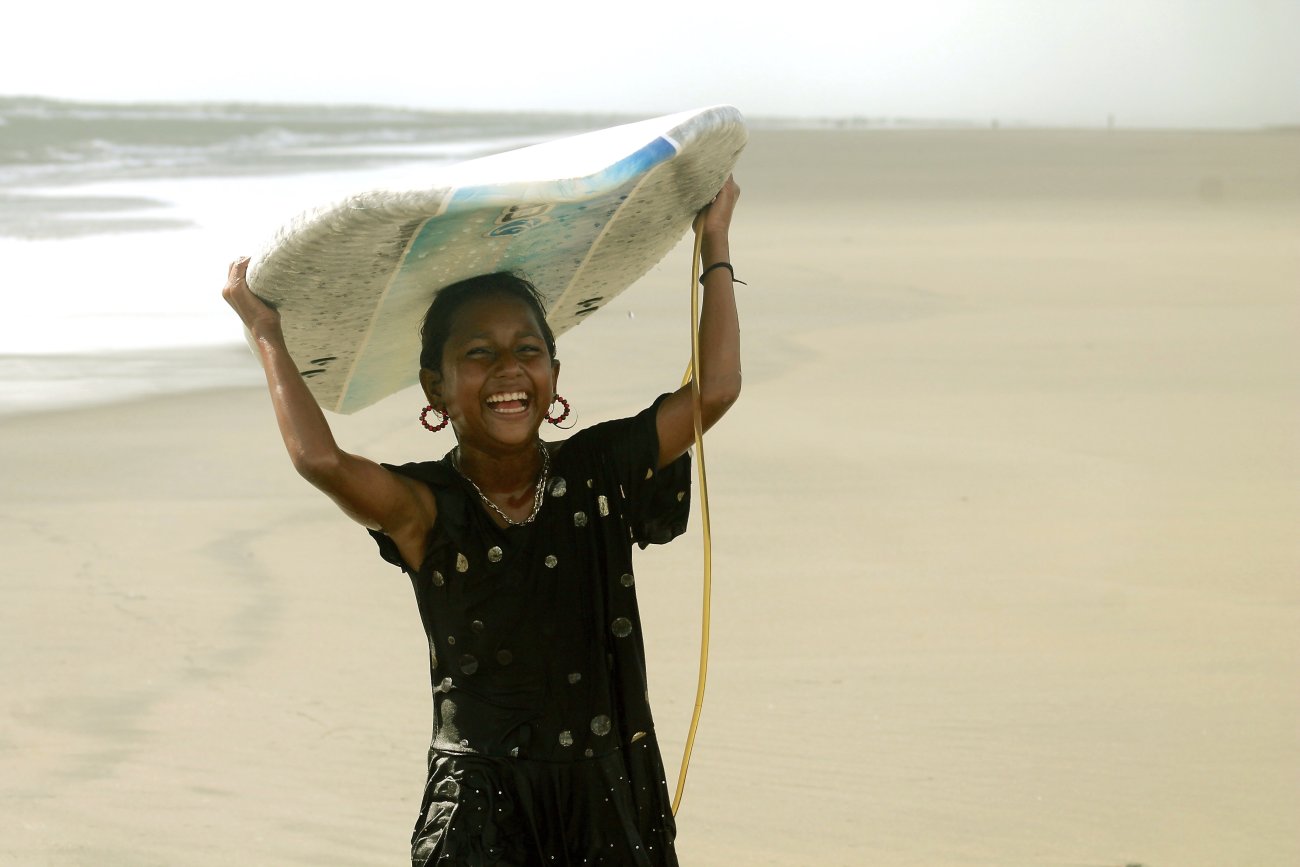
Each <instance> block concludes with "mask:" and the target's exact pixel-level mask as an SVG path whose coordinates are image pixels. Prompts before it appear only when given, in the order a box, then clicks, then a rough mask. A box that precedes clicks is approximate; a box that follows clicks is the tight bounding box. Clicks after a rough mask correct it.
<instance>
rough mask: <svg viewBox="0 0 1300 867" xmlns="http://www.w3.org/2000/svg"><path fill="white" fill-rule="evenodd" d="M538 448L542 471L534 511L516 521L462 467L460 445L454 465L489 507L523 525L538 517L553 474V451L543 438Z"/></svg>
mask: <svg viewBox="0 0 1300 867" xmlns="http://www.w3.org/2000/svg"><path fill="white" fill-rule="evenodd" d="M537 450H538V451H539V452H541V453H542V472H541V475H539V476H538V477H537V490H536V491H534V493H533V511H532V512H530V513H529V515H528V517H527V518H524V519H523V520H522V521H516V520H515V519H514V518H512V517H510V516H509V515H507V514H506V513H505V512H503V511H501V507H500V506H498V505H497V504H496V503H494V502H492V501H491V500H490V499H488V495H487V494H485V493H483V489H482V488H480V487H479V486H478V483H477V482H475V481H474V480H473V479H471V478H470V477H469V476H467V475H465V471H464V470H462V469H461V468H460V446H456V453H455V454H454V455H452V465H453V466H454V467H455V468H456V472H458V473H460V475H461V478H463V479H464V480H465V481H467V482H469V483H470V484H471V485H473V487H474V490H475V491H476V492H477V493H478V495H479V498H480V499H482V500H483V502H484V503H485V504H486V505H487V507H488V508H489V509H491V510H492V511H494V512H496V513H497V514H498V515H500V516H501V520H503V521H505V522H506V523H507V524H509V525H510V526H512V527H522V526H523V525H524V524H531V523H532V522H533V520H534V519H535V518H536V517H537V513H538V512H540V511H541V510H542V498H543V497H545V496H546V477H547V476H549V475H550V474H551V453H550V452H548V451H547V450H546V446H545V445H543V444H542V441H541V440H538V441H537Z"/></svg>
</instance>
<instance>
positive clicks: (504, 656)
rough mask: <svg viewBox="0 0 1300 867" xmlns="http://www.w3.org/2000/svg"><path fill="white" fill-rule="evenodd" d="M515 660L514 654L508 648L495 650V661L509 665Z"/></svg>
mask: <svg viewBox="0 0 1300 867" xmlns="http://www.w3.org/2000/svg"><path fill="white" fill-rule="evenodd" d="M514 661H515V655H514V654H513V653H511V652H510V651H508V650H498V651H497V662H498V663H499V664H501V665H509V664H510V663H512V662H514Z"/></svg>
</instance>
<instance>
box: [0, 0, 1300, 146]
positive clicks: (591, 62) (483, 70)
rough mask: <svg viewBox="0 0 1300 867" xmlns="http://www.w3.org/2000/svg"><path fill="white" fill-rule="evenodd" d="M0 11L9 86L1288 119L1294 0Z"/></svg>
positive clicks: (1298, 73)
mask: <svg viewBox="0 0 1300 867" xmlns="http://www.w3.org/2000/svg"><path fill="white" fill-rule="evenodd" d="M760 9H762V10H766V11H758V10H760ZM306 10H313V11H311V12H308V11H306ZM314 10H330V11H314ZM733 10H735V11H733ZM740 10H747V11H740ZM5 19H6V20H5V24H6V27H5V29H6V31H7V32H6V39H5V46H4V50H3V51H2V52H0V93H5V94H35V95H44V96H59V97H70V98H86V99H107V100H157V99H161V100H208V99H219V100H259V101H310V102H340V101H345V102H369V103H381V104H393V105H406V106H419V107H428V108H451V109H458V108H465V109H540V110H595V111H601V110H617V111H628V112H633V113H645V114H653V113H660V112H668V111H676V110H680V109H683V108H689V107H694V106H699V105H706V104H711V103H718V102H727V103H732V104H734V105H736V106H738V107H739V108H740V109H741V110H742V111H744V112H745V113H746V114H749V115H751V116H760V115H797V116H843V115H863V116H868V117H881V116H889V117H895V116H901V117H913V118H957V119H970V120H980V121H984V120H989V119H992V118H998V119H1000V120H1003V121H1010V122H1014V121H1027V122H1038V123H1050V124H1069V123H1078V124H1089V125H1092V124H1102V123H1105V121H1106V117H1107V115H1110V114H1113V115H1115V117H1116V120H1117V122H1118V123H1120V124H1122V125H1158V126H1254V125H1260V124H1281V123H1288V124H1297V123H1300V0H1181V2H1180V0H910V2H909V0H883V2H882V0H867V2H861V0H859V2H854V0H835V2H832V0H776V2H763V0H758V2H753V0H750V2H744V0H728V2H721V0H661V2H657V3H620V2H618V0H603V2H595V0H573V2H565V0H546V2H543V0H535V2H516V0H495V2H493V0H486V2H485V0H472V2H467V0H461V2H457V3H454V4H450V3H445V2H440V0H421V2H415V0H371V2H362V3H347V4H331V3H327V2H322V3H307V2H294V3H288V2H276V0H223V2H219V3H197V4H190V3H183V2H176V0H166V2H148V0H123V2H116V3H104V2H102V0H96V2H86V0H69V2H60V3H38V2H22V3H21V4H20V5H17V8H16V9H14V8H11V9H9V10H8V11H7V12H6V13H5ZM0 134H2V133H0Z"/></svg>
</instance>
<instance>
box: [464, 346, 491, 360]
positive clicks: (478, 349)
mask: <svg viewBox="0 0 1300 867" xmlns="http://www.w3.org/2000/svg"><path fill="white" fill-rule="evenodd" d="M465 355H467V356H469V357H470V358H474V357H482V356H486V355H491V350H489V349H488V348H487V347H486V346H475V347H473V348H471V349H469V350H467V351H466V352H465Z"/></svg>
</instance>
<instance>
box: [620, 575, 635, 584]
mask: <svg viewBox="0 0 1300 867" xmlns="http://www.w3.org/2000/svg"><path fill="white" fill-rule="evenodd" d="M618 583H620V584H622V585H623V586H624V587H631V586H632V585H633V584H634V583H636V579H635V578H633V577H632V573H631V572H624V573H623V575H622V576H621V577H620V578H619V579H618Z"/></svg>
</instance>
